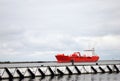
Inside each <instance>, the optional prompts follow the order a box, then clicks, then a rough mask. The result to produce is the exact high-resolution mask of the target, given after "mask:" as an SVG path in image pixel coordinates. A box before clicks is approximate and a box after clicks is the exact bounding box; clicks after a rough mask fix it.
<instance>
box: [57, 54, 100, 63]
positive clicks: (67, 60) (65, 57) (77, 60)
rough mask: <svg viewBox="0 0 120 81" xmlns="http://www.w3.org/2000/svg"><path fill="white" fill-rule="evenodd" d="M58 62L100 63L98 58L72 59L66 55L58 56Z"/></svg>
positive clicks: (82, 57)
mask: <svg viewBox="0 0 120 81" xmlns="http://www.w3.org/2000/svg"><path fill="white" fill-rule="evenodd" d="M56 59H57V62H71V61H73V62H96V61H98V59H99V57H98V56H91V57H90V56H80V57H70V56H65V55H63V56H62V55H56Z"/></svg>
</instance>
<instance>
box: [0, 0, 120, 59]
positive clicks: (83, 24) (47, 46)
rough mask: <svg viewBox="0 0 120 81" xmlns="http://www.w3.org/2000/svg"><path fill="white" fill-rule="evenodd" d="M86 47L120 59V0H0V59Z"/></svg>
mask: <svg viewBox="0 0 120 81" xmlns="http://www.w3.org/2000/svg"><path fill="white" fill-rule="evenodd" d="M90 48H95V50H96V53H97V54H98V55H99V56H100V59H101V60H105V59H106V60H109V59H118V60H120V0H0V61H55V60H56V59H55V57H54V55H56V53H67V54H70V53H72V52H75V51H82V50H84V49H90Z"/></svg>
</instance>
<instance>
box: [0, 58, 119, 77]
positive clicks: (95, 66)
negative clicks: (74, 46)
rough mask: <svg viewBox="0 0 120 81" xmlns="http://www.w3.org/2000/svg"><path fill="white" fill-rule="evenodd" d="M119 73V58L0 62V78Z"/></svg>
mask: <svg viewBox="0 0 120 81" xmlns="http://www.w3.org/2000/svg"><path fill="white" fill-rule="evenodd" d="M106 72H107V73H113V72H116V73H119V72H120V60H108V61H107V60H104V61H98V62H90V63H89V62H83V63H57V62H7V63H3V62H1V63H0V79H5V78H7V79H13V78H21V79H22V78H25V77H31V78H35V77H37V76H40V77H45V76H56V75H72V74H83V73H106Z"/></svg>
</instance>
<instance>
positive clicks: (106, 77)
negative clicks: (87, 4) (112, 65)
mask: <svg viewBox="0 0 120 81" xmlns="http://www.w3.org/2000/svg"><path fill="white" fill-rule="evenodd" d="M1 81H120V73H111V74H109V73H105V74H101V73H98V74H81V75H64V76H54V77H51V76H46V77H36V78H34V79H30V78H24V79H22V80H20V79H13V80H8V79H4V80H1Z"/></svg>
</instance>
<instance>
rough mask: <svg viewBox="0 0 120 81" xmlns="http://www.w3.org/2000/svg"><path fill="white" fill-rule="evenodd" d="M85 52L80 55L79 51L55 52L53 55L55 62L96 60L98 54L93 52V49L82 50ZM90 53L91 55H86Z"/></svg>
mask: <svg viewBox="0 0 120 81" xmlns="http://www.w3.org/2000/svg"><path fill="white" fill-rule="evenodd" d="M84 51H85V52H86V54H84V55H81V54H80V52H74V53H73V54H71V55H65V54H57V55H56V56H55V57H56V59H57V62H63V63H64V62H72V61H73V62H96V61H98V60H99V56H98V55H96V54H95V50H94V49H92V50H84ZM88 54H91V55H88Z"/></svg>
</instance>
